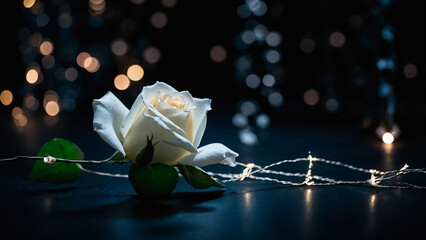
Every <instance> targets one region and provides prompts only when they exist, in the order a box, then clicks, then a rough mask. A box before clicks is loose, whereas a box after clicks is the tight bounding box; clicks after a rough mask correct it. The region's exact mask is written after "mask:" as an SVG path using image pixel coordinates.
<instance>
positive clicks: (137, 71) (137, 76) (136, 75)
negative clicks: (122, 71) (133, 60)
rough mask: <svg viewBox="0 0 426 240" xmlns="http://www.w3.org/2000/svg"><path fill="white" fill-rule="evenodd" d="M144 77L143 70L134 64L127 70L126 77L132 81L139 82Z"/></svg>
mask: <svg viewBox="0 0 426 240" xmlns="http://www.w3.org/2000/svg"><path fill="white" fill-rule="evenodd" d="M143 75H144V70H143V68H142V67H141V66H139V65H137V64H134V65H132V66H130V67H129V68H128V69H127V77H128V78H129V79H130V80H132V81H139V80H141V79H142V77H143Z"/></svg>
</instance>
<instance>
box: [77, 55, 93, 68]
mask: <svg viewBox="0 0 426 240" xmlns="http://www.w3.org/2000/svg"><path fill="white" fill-rule="evenodd" d="M89 57H90V54H89V53H87V52H81V53H79V54H78V55H77V59H76V61H77V64H78V66H80V67H82V68H84V62H85V61H86V59H87V58H89Z"/></svg>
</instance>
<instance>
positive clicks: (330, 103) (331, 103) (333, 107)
mask: <svg viewBox="0 0 426 240" xmlns="http://www.w3.org/2000/svg"><path fill="white" fill-rule="evenodd" d="M325 109H326V110H327V111H328V112H329V113H336V112H338V111H339V110H340V103H339V101H338V100H337V99H335V98H330V99H327V101H326V102H325Z"/></svg>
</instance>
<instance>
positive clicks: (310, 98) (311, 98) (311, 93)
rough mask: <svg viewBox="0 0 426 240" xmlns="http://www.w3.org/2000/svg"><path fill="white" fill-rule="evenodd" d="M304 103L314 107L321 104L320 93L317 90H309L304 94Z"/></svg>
mask: <svg viewBox="0 0 426 240" xmlns="http://www.w3.org/2000/svg"><path fill="white" fill-rule="evenodd" d="M303 101H305V103H306V104H308V105H310V106H313V105H315V104H317V103H318V102H319V93H318V91H317V90H315V89H309V90H307V91H306V92H305V93H304V94H303Z"/></svg>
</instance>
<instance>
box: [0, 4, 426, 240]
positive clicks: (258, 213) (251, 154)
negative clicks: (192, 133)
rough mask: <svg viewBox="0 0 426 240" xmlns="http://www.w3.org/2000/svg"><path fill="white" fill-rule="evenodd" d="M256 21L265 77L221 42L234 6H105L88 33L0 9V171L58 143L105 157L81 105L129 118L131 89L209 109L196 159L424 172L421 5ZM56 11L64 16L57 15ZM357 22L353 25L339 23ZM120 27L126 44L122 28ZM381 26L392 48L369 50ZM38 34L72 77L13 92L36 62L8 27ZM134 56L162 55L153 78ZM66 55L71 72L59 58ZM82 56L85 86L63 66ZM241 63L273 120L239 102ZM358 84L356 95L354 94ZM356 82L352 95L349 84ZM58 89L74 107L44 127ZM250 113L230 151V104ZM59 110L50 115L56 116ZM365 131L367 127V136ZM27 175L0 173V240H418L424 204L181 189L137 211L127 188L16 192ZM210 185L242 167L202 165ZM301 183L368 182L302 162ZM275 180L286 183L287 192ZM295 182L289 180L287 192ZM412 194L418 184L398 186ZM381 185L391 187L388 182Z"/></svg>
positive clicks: (103, 182)
mask: <svg viewBox="0 0 426 240" xmlns="http://www.w3.org/2000/svg"><path fill="white" fill-rule="evenodd" d="M265 2H266V3H267V6H268V11H267V13H266V15H264V16H262V17H253V19H255V20H256V21H258V22H259V23H262V24H264V25H265V26H267V27H268V29H269V30H271V31H276V32H279V33H280V34H281V36H282V43H281V45H279V46H278V47H277V49H278V50H279V51H280V52H281V54H282V57H281V61H280V62H279V63H277V64H275V65H273V66H266V67H265V62H264V60H263V57H262V54H263V52H264V51H265V50H267V49H268V47H267V46H266V45H265V44H254V45H252V46H251V47H250V48H247V49H246V50H240V49H238V48H237V47H236V45H235V42H236V38H237V36H238V35H239V34H240V32H241V31H242V30H244V29H246V28H247V20H246V19H241V18H240V17H238V16H237V13H236V9H237V7H238V6H240V5H241V4H243V3H244V1H213V2H212V1H183V0H178V1H177V4H176V6H174V7H173V8H166V7H164V6H163V5H162V4H161V1H150V0H146V1H145V2H144V3H143V4H141V5H134V4H132V3H131V2H130V1H111V0H110V1H109V0H107V1H106V3H107V9H106V11H105V12H104V13H103V14H102V15H101V17H100V18H99V19H101V20H102V21H103V24H102V25H101V26H100V27H91V24H92V22H91V15H90V14H89V11H88V1H65V0H63V1H60V0H54V1H43V3H44V7H45V8H44V13H46V14H48V15H49V17H50V20H49V24H48V25H47V26H46V27H39V26H37V24H36V22H35V21H36V20H35V16H34V14H32V13H31V10H29V9H24V8H23V7H22V3H21V1H6V2H5V3H2V5H3V6H2V7H3V8H2V9H3V10H4V13H8V14H2V21H1V24H2V27H1V31H2V34H0V36H1V38H2V41H1V43H2V56H3V59H4V60H3V61H1V63H0V66H1V77H2V80H1V81H0V92H1V91H3V90H4V89H9V90H11V91H12V93H13V94H14V100H13V102H12V104H11V105H9V106H4V105H0V136H1V138H0V146H1V147H0V158H5V157H11V156H16V155H35V154H36V153H37V151H38V150H39V149H40V147H41V146H42V145H43V144H44V143H45V142H46V141H48V140H49V139H52V138H55V137H60V138H65V139H69V140H70V141H72V142H74V143H76V144H77V145H78V146H79V147H80V148H81V149H82V151H83V152H84V153H85V157H86V159H98V160H99V159H104V158H107V157H109V156H110V155H111V154H112V153H113V152H114V150H113V149H112V148H111V147H110V146H109V145H108V144H106V143H105V142H104V141H103V140H102V139H101V138H100V137H99V136H98V135H97V134H96V132H94V131H93V129H92V116H93V112H92V106H91V103H92V100H93V99H94V98H99V97H101V96H103V95H104V94H105V93H106V92H107V91H112V92H113V93H114V94H116V95H117V96H118V98H119V99H121V100H122V101H123V102H124V103H125V105H126V106H128V107H130V106H131V104H132V103H133V101H134V99H135V98H136V96H137V95H138V94H139V93H140V91H141V89H142V87H143V86H146V85H151V84H153V83H154V82H155V81H157V80H158V81H164V82H167V83H169V84H170V85H172V86H174V87H175V88H176V89H178V90H189V91H190V92H191V94H192V95H193V96H195V97H207V98H211V99H212V100H213V101H212V107H213V110H212V111H211V112H210V113H209V117H208V125H207V129H206V132H205V135H204V137H203V140H202V144H201V145H205V144H208V143H212V142H221V143H223V144H224V145H226V146H228V147H229V148H231V149H233V150H235V151H236V152H238V153H239V154H240V156H239V157H238V159H237V160H238V161H239V162H243V163H249V162H254V163H256V164H259V165H262V166H265V165H268V164H271V163H273V162H277V161H280V160H282V159H294V158H298V157H306V156H307V155H308V151H312V154H313V156H316V157H323V158H326V159H331V160H335V161H342V162H344V163H347V164H352V165H354V166H359V167H363V168H371V169H378V170H392V169H399V168H401V167H402V166H404V164H405V163H408V164H409V165H410V167H413V168H422V167H424V166H425V157H424V146H425V139H424V137H423V136H424V134H425V133H426V131H425V126H424V122H426V108H425V107H424V103H425V102H426V94H424V92H425V90H426V87H425V81H424V80H425V73H424V71H425V49H424V44H425V38H424V35H425V34H424V31H425V15H424V12H425V11H424V10H425V9H424V3H423V1H420V0H417V1H405V0H398V1H387V0H380V1H367V0H360V1H358V0H345V1H339V0H335V1H325V0H321V1H314V0H311V1H307V0H303V1H265ZM64 4H69V5H68V7H69V9H70V13H71V15H72V17H73V25H72V26H71V27H70V28H69V29H68V30H66V31H64V30H61V29H60V28H59V27H58V24H57V18H58V16H59V12H60V9H61V6H64ZM66 6H67V5H65V7H66ZM157 11H161V12H164V13H165V14H166V15H167V17H168V23H167V25H166V26H165V27H164V28H162V29H156V28H154V27H153V26H152V24H151V23H150V17H151V16H152V14H153V13H154V12H157ZM353 15H357V16H359V17H360V18H361V19H362V23H361V25H360V26H359V27H353V26H352V25H353V24H352V25H351V23H350V18H351V17H352V16H353ZM126 19H127V20H131V21H133V27H130V29H133V30H129V29H127V30H126V31H124V30H123V29H122V28H121V24H122V22H123V20H126ZM389 24H390V25H391V26H393V29H394V30H393V34H394V39H393V41H391V42H387V41H385V40H384V39H383V38H382V36H381V31H382V28H383V27H384V26H385V25H389ZM23 28H28V29H29V30H30V31H31V32H40V33H42V34H43V36H44V37H48V38H50V39H51V40H52V42H53V43H54V44H55V50H54V53H53V54H54V56H55V58H56V63H55V67H54V69H55V68H57V67H60V66H64V67H67V68H68V67H74V68H75V69H77V70H78V74H79V75H78V78H77V79H76V80H75V81H74V82H72V83H70V82H67V81H64V80H58V79H57V78H56V77H55V74H54V69H53V70H46V69H43V68H42V71H43V73H44V77H45V78H44V81H43V82H42V83H41V84H39V85H36V86H33V85H30V84H28V83H27V82H26V80H25V73H26V69H27V65H28V63H29V62H31V61H36V62H40V61H41V57H42V56H41V55H40V54H39V53H37V51H36V50H35V49H33V51H34V54H33V55H31V59H27V58H26V57H24V56H23V55H22V54H21V53H20V47H21V44H22V42H20V40H18V37H17V35H18V33H19V31H20V30H21V29H23ZM335 31H339V32H341V33H343V34H344V36H345V39H346V41H345V44H344V46H343V47H341V48H334V47H332V46H331V45H330V43H329V40H328V38H329V36H330V34H331V33H332V32H335ZM306 37H309V38H310V39H312V40H314V42H315V48H314V50H313V52H311V53H304V52H303V51H301V49H300V43H301V41H302V40H303V39H304V38H306ZM117 38H122V39H125V40H126V42H127V43H128V46H129V51H128V53H127V55H126V56H125V57H116V56H114V55H113V54H112V52H111V48H110V44H111V42H112V41H113V40H115V39H117ZM214 45H221V46H223V47H224V48H225V49H226V51H227V58H226V60H225V61H224V62H222V63H216V62H214V61H212V59H211V58H210V56H209V52H210V49H211V48H212V46H214ZM147 46H155V47H157V48H158V49H159V50H160V51H161V59H160V61H159V62H158V63H156V64H148V63H146V62H145V61H144V59H143V58H142V56H141V53H142V52H143V50H144V49H145V48H146V47H147ZM67 47H70V48H71V49H72V50H73V51H72V54H74V55H73V57H72V58H71V60H67V59H64V58H62V57H61V54H60V53H61V51H62V50H63V49H66V48H67ZM81 51H87V52H90V54H92V55H94V56H96V57H98V58H99V59H100V61H101V67H100V69H99V70H98V71H97V72H95V73H89V72H87V71H86V70H85V69H83V68H80V67H79V66H77V63H76V62H75V56H76V55H77V54H78V53H79V52H81ZM242 54H248V55H250V56H252V57H253V59H254V60H253V72H255V73H257V74H259V75H263V74H265V73H267V72H273V73H274V74H276V78H277V85H276V86H275V88H276V89H275V90H279V91H280V92H281V93H282V94H283V97H284V103H283V105H281V106H279V107H273V106H271V105H270V104H269V103H268V101H267V100H266V98H265V96H263V95H262V93H261V92H262V89H261V88H262V87H259V88H258V89H249V88H248V87H247V86H246V85H245V83H244V82H242V81H240V80H238V78H237V77H236V73H235V65H234V61H235V59H237V58H238V57H239V56H240V55H242ZM389 57H390V58H393V59H394V61H395V71H379V70H378V69H377V67H376V64H377V61H378V59H380V58H389ZM134 62H137V63H139V64H141V66H142V67H143V68H144V70H145V76H144V77H143V78H142V80H141V81H139V82H132V83H131V85H130V87H129V88H128V89H127V90H125V91H119V90H117V89H115V87H114V84H113V80H114V77H115V76H116V75H117V74H120V73H125V70H126V68H127V67H128V65H129V64H130V63H134ZM408 63H410V64H414V65H415V66H416V67H417V75H416V77H414V78H407V77H406V76H404V74H403V68H404V66H406V64H408ZM359 79H361V81H360V80H359ZM383 79H386V81H388V82H389V83H391V84H392V86H393V89H394V94H395V99H396V112H395V122H396V123H397V124H399V125H400V127H401V132H402V133H401V135H400V136H399V138H398V139H397V140H396V142H395V143H394V144H392V145H385V144H383V143H382V142H381V141H380V139H379V138H377V136H376V135H375V134H374V129H375V128H376V127H377V126H378V125H379V124H380V123H381V122H382V121H383V120H384V112H385V110H386V101H385V99H383V98H381V97H380V96H379V95H378V89H379V84H380V82H381V81H383ZM359 83H361V84H359ZM61 87H62V89H63V88H65V89H66V88H70V89H73V91H75V92H76V93H77V95H76V108H75V109H74V110H72V111H66V110H65V109H64V108H62V110H61V112H60V113H59V114H58V115H57V116H55V117H49V116H47V115H46V113H45V111H44V109H43V106H42V102H43V95H44V93H45V92H46V91H47V90H54V91H56V92H58V93H59V103H60V105H61V104H63V100H64V99H63V98H64V96H62V95H61V90H60V89H61ZM307 89H316V90H317V91H318V92H319V94H320V102H319V103H318V104H316V105H314V106H308V105H307V104H305V102H304V101H303V94H304V92H305V91H306V90H307ZM29 93H31V94H33V95H34V96H35V97H36V98H37V99H38V100H39V101H40V107H39V108H38V109H37V110H36V111H30V110H29V109H26V108H25V107H24V106H23V105H24V104H23V98H24V97H25V96H26V95H27V94H29ZM329 97H334V98H336V99H338V100H339V102H340V104H341V108H340V111H338V112H334V113H331V112H329V111H327V110H326V108H325V107H324V103H325V101H326V100H327V98H329ZM247 99H251V100H255V101H256V102H257V103H258V104H259V106H260V108H261V112H262V113H266V114H268V116H270V118H271V125H270V127H269V128H267V129H256V128H255V127H254V126H255V124H254V123H253V120H254V118H253V117H252V118H250V122H251V123H250V124H251V125H252V126H253V129H254V132H255V133H256V134H257V136H258V137H259V140H260V141H259V143H258V144H257V145H255V146H247V145H244V144H242V143H241V142H240V138H239V129H238V128H237V127H235V126H233V125H232V118H233V116H234V114H235V113H237V112H239V111H240V109H239V106H240V103H241V101H244V100H247ZM15 107H21V108H22V109H23V110H24V112H25V114H26V116H27V118H28V123H27V124H26V125H25V126H23V127H20V126H18V125H17V124H16V123H15V121H14V118H13V117H12V114H11V112H12V109H13V108H15ZM61 107H63V105H61ZM365 123H369V124H368V126H366V125H365ZM32 164H33V163H32V162H31V161H14V162H2V163H1V164H0V236H1V237H3V236H4V238H5V239H22V238H34V239H46V238H48V239H50V238H61V239H76V238H94V239H121V238H126V239H140V238H148V239H149V238H152V239H194V238H196V239H218V238H225V239H226V238H233V239H237V238H242V239H260V238H265V237H266V238H268V239H269V238H271V239H283V238H290V239H333V238H336V239H382V238H387V239H425V237H426V232H425V228H424V226H425V224H426V219H425V214H424V213H425V212H426V209H425V204H424V203H425V199H426V197H425V191H423V190H413V189H378V188H373V187H370V186H367V185H364V186H346V185H345V186H333V187H309V186H303V187H288V186H281V185H278V184H276V183H269V182H262V181H254V180H250V179H246V180H244V181H243V182H235V183H229V184H226V190H225V191H224V192H222V191H217V190H218V189H207V190H206V191H199V190H194V189H193V188H192V187H191V186H190V185H189V184H187V183H186V182H185V181H183V179H182V178H181V179H180V181H179V183H178V185H177V188H176V189H175V191H174V193H172V195H171V196H170V197H169V198H166V199H163V200H159V201H149V200H146V199H142V198H138V197H137V195H136V193H135V192H134V190H133V189H132V187H131V185H130V184H129V182H128V180H127V179H115V178H103V177H100V176H95V175H88V174H85V175H83V176H82V177H81V178H80V179H78V180H77V181H76V182H74V183H71V184H65V185H52V184H48V183H39V182H35V181H28V180H26V179H25V177H26V176H27V175H28V173H29V171H30V170H31V167H32ZM85 166H86V167H87V168H89V169H92V170H97V171H106V172H114V173H122V174H127V173H128V169H129V167H130V165H129V164H123V165H117V164H114V165H102V166H93V165H85ZM306 167H307V166H306V164H303V163H301V164H295V165H285V166H283V167H282V168H279V169H277V170H282V171H288V172H301V173H303V172H306V169H307V168H306ZM205 169H206V170H209V171H218V172H235V173H239V172H241V170H242V169H241V168H232V169H231V168H228V167H225V166H210V167H206V168H205ZM313 174H318V175H321V176H327V177H330V178H334V179H342V180H365V179H369V178H370V175H369V174H364V173H359V172H354V171H350V170H347V169H342V168H338V167H332V166H329V165H323V164H321V163H315V164H314V167H313ZM286 180H288V179H286ZM291 180H295V181H300V179H299V178H298V179H291ZM399 181H402V182H410V183H413V184H417V185H422V186H424V185H425V184H424V176H423V174H417V175H416V174H410V175H408V176H405V175H404V176H401V177H400V178H397V179H396V182H394V184H397V182H399ZM389 184H393V183H389Z"/></svg>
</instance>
